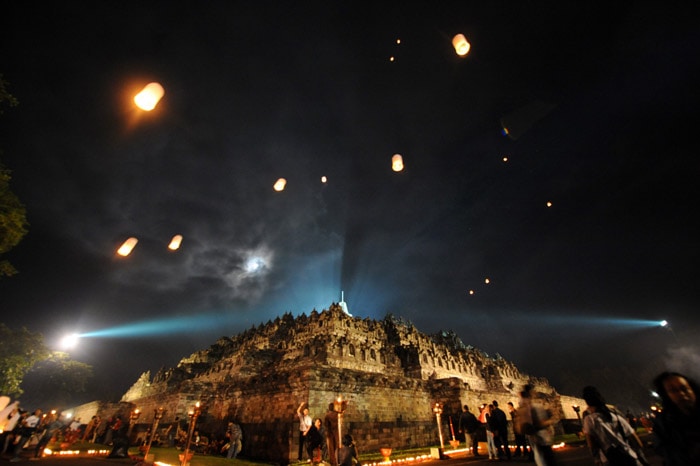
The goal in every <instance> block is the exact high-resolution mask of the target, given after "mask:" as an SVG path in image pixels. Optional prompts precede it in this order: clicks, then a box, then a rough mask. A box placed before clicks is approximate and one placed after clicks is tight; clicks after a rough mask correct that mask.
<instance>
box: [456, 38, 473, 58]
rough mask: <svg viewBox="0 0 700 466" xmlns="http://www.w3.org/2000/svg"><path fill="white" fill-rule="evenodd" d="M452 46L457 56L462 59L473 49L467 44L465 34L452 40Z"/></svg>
mask: <svg viewBox="0 0 700 466" xmlns="http://www.w3.org/2000/svg"><path fill="white" fill-rule="evenodd" d="M452 46H453V47H454V48H455V52H457V55H459V56H460V57H463V56H465V55H466V54H468V53H469V49H470V48H471V47H472V46H471V45H470V44H469V42H467V38H466V37H464V34H457V35H456V36H454V37H453V38H452Z"/></svg>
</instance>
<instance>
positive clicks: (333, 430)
mask: <svg viewBox="0 0 700 466" xmlns="http://www.w3.org/2000/svg"><path fill="white" fill-rule="evenodd" d="M323 425H324V427H325V430H326V444H327V445H328V460H329V461H330V463H331V466H338V444H339V443H340V439H339V438H338V412H337V411H336V410H335V404H333V403H328V412H326V417H325V418H324V419H323Z"/></svg>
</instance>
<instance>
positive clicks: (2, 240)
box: [0, 74, 28, 278]
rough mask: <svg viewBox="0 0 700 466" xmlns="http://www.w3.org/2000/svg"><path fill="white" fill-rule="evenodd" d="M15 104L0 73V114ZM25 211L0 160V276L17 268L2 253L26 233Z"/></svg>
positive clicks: (15, 101) (6, 274) (8, 172)
mask: <svg viewBox="0 0 700 466" xmlns="http://www.w3.org/2000/svg"><path fill="white" fill-rule="evenodd" d="M5 103H9V105H10V106H14V105H17V99H15V98H14V97H13V96H12V94H10V93H9V92H8V91H7V82H6V81H5V80H4V79H3V77H2V75H1V74H0V114H2V110H3V106H4V104H5ZM27 226H28V223H27V211H26V209H25V207H24V205H23V204H22V202H20V200H19V198H18V197H17V196H16V195H15V194H14V193H13V192H12V191H11V190H10V171H9V170H8V169H6V168H5V167H4V166H3V164H2V162H0V278H2V277H3V276H11V275H14V274H15V273H17V270H16V269H15V268H14V267H13V266H12V264H10V262H9V261H7V260H6V259H2V255H3V254H5V253H6V252H7V251H9V250H10V249H12V248H13V247H15V246H16V245H17V243H19V242H20V241H21V239H22V238H23V237H24V235H26V234H27Z"/></svg>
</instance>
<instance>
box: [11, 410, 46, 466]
mask: <svg viewBox="0 0 700 466" xmlns="http://www.w3.org/2000/svg"><path fill="white" fill-rule="evenodd" d="M41 413H42V412H41V410H40V409H37V410H36V411H34V414H32V415H30V416H27V417H26V418H25V419H24V421H22V424H21V425H20V426H19V433H18V436H19V439H18V440H15V451H14V456H13V457H12V459H10V461H11V462H13V463H16V462H18V461H22V458H20V457H19V455H20V453H22V449H23V448H24V444H25V443H27V440H29V439H30V438H31V436H32V434H34V432H35V431H36V428H37V427H38V426H39V422H40V421H41Z"/></svg>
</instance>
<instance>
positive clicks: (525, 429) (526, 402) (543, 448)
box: [517, 385, 557, 466]
mask: <svg viewBox="0 0 700 466" xmlns="http://www.w3.org/2000/svg"><path fill="white" fill-rule="evenodd" d="M532 396H533V393H532V387H531V386H530V385H525V387H524V388H523V391H522V392H520V408H518V416H517V417H518V422H519V429H520V431H521V432H522V433H523V434H525V435H526V436H527V441H528V442H529V443H530V448H531V449H532V452H533V456H534V459H535V463H536V464H537V466H556V464H557V462H556V459H555V458H554V451H553V450H552V432H551V431H550V429H549V427H550V426H551V425H552V424H554V419H552V417H551V416H550V414H549V413H548V412H547V411H546V410H545V409H544V408H543V407H542V406H540V405H538V404H536V403H534V402H533V399H532Z"/></svg>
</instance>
